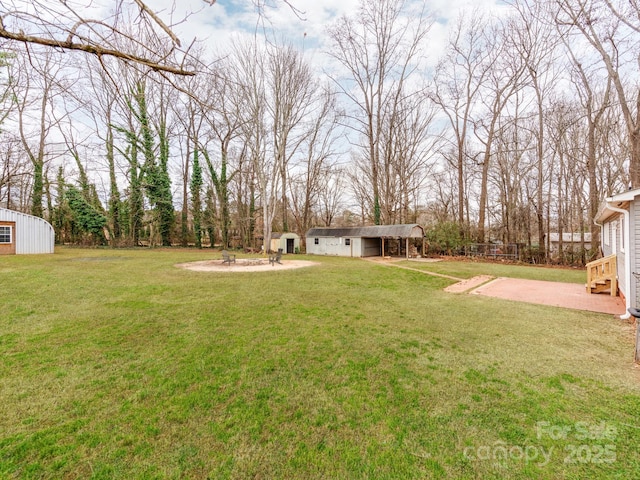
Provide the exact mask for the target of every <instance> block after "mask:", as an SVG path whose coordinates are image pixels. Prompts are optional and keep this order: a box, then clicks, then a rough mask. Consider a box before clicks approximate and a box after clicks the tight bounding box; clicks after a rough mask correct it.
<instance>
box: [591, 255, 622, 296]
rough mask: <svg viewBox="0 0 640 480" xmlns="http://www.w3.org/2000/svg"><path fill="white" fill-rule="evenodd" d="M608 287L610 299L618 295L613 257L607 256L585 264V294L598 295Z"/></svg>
mask: <svg viewBox="0 0 640 480" xmlns="http://www.w3.org/2000/svg"><path fill="white" fill-rule="evenodd" d="M609 287H610V288H611V296H612V297H615V296H616V295H618V278H617V271H616V256H615V255H609V256H607V257H603V258H600V259H598V260H594V261H593V262H589V263H587V292H588V293H600V292H601V291H603V290H606V289H608V288H609Z"/></svg>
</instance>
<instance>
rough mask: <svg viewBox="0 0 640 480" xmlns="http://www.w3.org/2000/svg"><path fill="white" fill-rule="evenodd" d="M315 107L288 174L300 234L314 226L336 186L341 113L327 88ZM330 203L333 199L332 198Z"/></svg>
mask: <svg viewBox="0 0 640 480" xmlns="http://www.w3.org/2000/svg"><path fill="white" fill-rule="evenodd" d="M318 97H319V98H317V103H316V107H315V110H314V111H312V112H310V113H309V116H312V117H313V118H312V119H311V121H309V122H308V123H309V132H308V134H307V135H305V140H304V143H303V144H302V145H301V149H300V150H301V151H300V160H299V161H298V162H296V164H295V165H294V173H293V174H289V176H290V177H291V181H290V182H289V192H290V194H291V211H292V214H293V217H294V219H295V223H296V230H297V232H299V234H300V235H301V237H303V238H304V233H305V232H306V231H307V230H308V229H309V228H310V227H311V226H312V222H313V219H314V213H315V212H317V211H318V210H319V207H320V205H319V204H320V200H321V198H325V199H328V198H329V197H330V195H329V194H328V189H330V188H331V187H334V186H335V183H332V178H334V177H335V165H334V164H335V161H334V157H335V155H336V150H335V148H336V147H335V144H336V140H337V133H338V131H337V125H338V122H339V121H340V115H339V113H338V112H337V111H336V96H335V94H334V92H332V91H330V90H329V89H328V88H324V89H322V90H321V92H320V95H318ZM329 203H331V202H329Z"/></svg>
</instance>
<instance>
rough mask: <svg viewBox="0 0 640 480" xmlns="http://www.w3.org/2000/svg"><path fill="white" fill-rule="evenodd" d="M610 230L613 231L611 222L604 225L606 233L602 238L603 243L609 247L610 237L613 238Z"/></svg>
mask: <svg viewBox="0 0 640 480" xmlns="http://www.w3.org/2000/svg"><path fill="white" fill-rule="evenodd" d="M610 230H611V224H610V223H609V222H606V223H605V224H604V232H603V233H602V236H603V237H604V238H603V242H604V244H605V245H607V246H608V245H609V242H610V240H609V237H610V236H611V233H610Z"/></svg>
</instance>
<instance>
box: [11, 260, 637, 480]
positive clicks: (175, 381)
mask: <svg viewBox="0 0 640 480" xmlns="http://www.w3.org/2000/svg"><path fill="white" fill-rule="evenodd" d="M211 257H214V258H219V253H213V252H209V251H206V250H203V251H196V250H172V251H168V250H81V249H60V250H57V251H56V254H55V255H50V256H13V257H0V287H1V290H2V297H1V298H2V302H1V303H2V306H3V309H2V310H3V315H2V316H0V358H1V359H2V360H1V363H0V395H1V398H0V400H1V401H0V478H34V479H35V478H38V479H41V478H45V479H49V478H51V479H54V478H55V479H57V478H93V479H101V478H104V479H113V478H116V479H118V478H176V479H177V478H234V479H235V478H237V479H244V478H304V479H313V478H349V479H358V478H362V479H365V478H376V479H385V478H388V479H397V478H403V479H404V478H420V479H422V478H496V479H503V478H506V479H509V478H513V479H519V478H531V479H537V478H542V479H557V478H567V479H570V478H575V479H579V478H620V479H626V478H633V477H634V475H636V476H637V472H638V471H640V460H639V458H638V455H637V451H638V448H639V447H640V435H638V431H639V428H640V420H639V419H640V376H639V374H638V370H637V369H636V368H634V367H633V364H632V361H631V359H632V353H633V338H632V329H631V326H630V325H628V324H626V323H623V322H620V320H618V319H616V318H615V317H611V316H607V315H598V314H592V313H587V312H578V311H570V310H565V309H558V308H552V307H544V306H535V305H528V304H515V303H513V302H508V301H501V300H495V299H488V298H482V297H479V296H472V295H450V294H447V293H445V292H443V291H442V288H443V287H444V286H446V285H447V284H449V283H451V282H450V281H449V280H446V279H442V278H437V277H430V276H427V275H423V274H421V273H418V272H412V271H407V270H403V269H397V268H389V267H385V266H380V265H376V264H373V263H369V262H365V261H360V260H352V259H339V258H319V257H318V258H315V257H314V258H313V259H314V260H317V261H319V262H320V263H321V264H320V265H319V266H316V267H311V268H304V269H299V270H283V271H279V272H278V271H277V270H270V271H269V272H266V273H239V274H224V275H221V274H215V273H206V272H193V271H187V270H182V269H178V268H175V267H174V265H175V264H176V263H180V262H188V261H195V260H204V259H207V258H211ZM434 265H437V266H438V267H437V268H439V269H441V270H440V271H441V273H447V274H451V275H456V274H457V275H461V276H462V274H461V272H462V273H464V269H468V268H469V267H468V266H467V265H466V264H465V265H457V264H455V263H450V262H447V263H446V264H430V265H428V267H429V269H431V268H432V266H434ZM473 265H474V266H475V267H474V268H478V272H479V273H489V274H495V273H492V272H494V271H495V270H493V269H495V268H496V266H495V265H485V266H483V265H482V264H473ZM411 266H414V263H411ZM483 268H486V269H485V270H483ZM500 268H502V269H504V271H505V272H508V273H509V275H508V276H519V275H525V273H522V272H529V270H526V269H525V270H521V269H522V268H523V267H509V266H500ZM501 271H502V270H501ZM536 271H540V272H543V273H545V274H549V275H548V276H545V275H543V274H542V273H541V274H540V275H542V277H543V278H551V279H556V278H564V279H570V278H571V275H572V274H573V272H571V271H567V270H561V271H556V270H552V269H543V270H542V269H539V270H536ZM466 272H467V273H466V274H465V275H469V276H471V272H470V271H469V270H466ZM518 272H520V273H518ZM474 274H475V273H474ZM526 274H527V275H528V273H526ZM501 275H502V274H501ZM505 275H506V274H505ZM542 277H541V278H542ZM540 422H546V423H544V424H543V423H540ZM541 425H544V428H537V427H540V426H541ZM602 426H604V427H605V428H609V429H615V431H614V432H613V433H611V432H609V435H608V436H605V435H604V434H602V432H598V428H600V427H602ZM562 428H564V429H566V428H570V429H571V431H570V432H568V433H567V434H566V435H564V436H561V435H559V434H558V432H561V431H563V430H561V429H562ZM585 428H586V429H587V430H589V431H590V433H592V435H591V437H593V438H584V436H583V435H582V433H584V432H583V430H584V429H585ZM564 431H566V430H564ZM581 432H582V433H581ZM605 447H606V448H605ZM612 448H613V450H612ZM503 449H506V450H503ZM542 449H544V451H545V452H547V453H548V452H551V455H550V456H549V458H550V461H549V462H548V463H544V462H543V458H542V457H538V458H537V459H534V460H530V461H526V460H525V459H524V458H519V453H520V452H525V451H526V452H528V455H529V456H530V457H531V456H532V455H533V453H534V451H535V452H538V453H539V452H542ZM504 451H506V452H508V453H507V455H506V458H505V457H504V456H503V455H501V454H502V453H503V452H504ZM465 453H466V455H465ZM487 453H488V455H489V457H490V458H485V457H486V456H487ZM578 454H579V455H578ZM494 457H496V458H494ZM565 460H567V461H568V462H569V463H565ZM572 460H575V461H574V462H571V461H572Z"/></svg>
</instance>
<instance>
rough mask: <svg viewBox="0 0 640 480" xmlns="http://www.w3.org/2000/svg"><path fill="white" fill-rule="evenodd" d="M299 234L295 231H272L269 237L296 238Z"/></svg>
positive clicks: (275, 238)
mask: <svg viewBox="0 0 640 480" xmlns="http://www.w3.org/2000/svg"><path fill="white" fill-rule="evenodd" d="M298 237H299V235H298V234H297V233H295V232H284V233H282V232H272V233H271V239H272V240H278V239H279V238H298Z"/></svg>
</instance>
